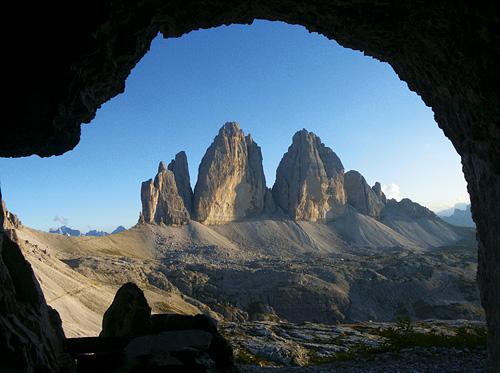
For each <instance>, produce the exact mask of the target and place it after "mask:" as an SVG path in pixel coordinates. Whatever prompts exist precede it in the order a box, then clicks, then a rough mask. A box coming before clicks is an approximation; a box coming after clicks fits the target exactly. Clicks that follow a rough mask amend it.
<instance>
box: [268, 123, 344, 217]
mask: <svg viewBox="0 0 500 373" xmlns="http://www.w3.org/2000/svg"><path fill="white" fill-rule="evenodd" d="M273 195H274V198H275V200H276V202H277V203H278V205H279V206H280V207H281V208H282V209H283V210H284V211H285V212H286V213H288V215H290V216H291V217H292V218H293V219H296V220H308V221H325V220H330V219H331V218H333V217H334V216H336V215H337V214H338V213H340V212H341V211H343V208H342V207H343V206H344V205H345V202H346V198H345V192H344V167H343V165H342V162H341V161H340V158H339V157H338V156H337V155H336V154H335V153H334V152H333V150H332V149H330V148H328V147H326V146H325V145H324V144H323V143H322V142H321V139H320V138H319V137H318V136H317V135H315V134H314V133H312V132H309V131H307V130H306V129H302V130H300V131H298V132H296V133H295V135H294V136H293V140H292V144H291V145H290V147H289V148H288V151H287V152H286V153H285V155H284V156H283V158H282V160H281V162H280V164H279V166H278V169H277V170H276V182H275V184H274V186H273Z"/></svg>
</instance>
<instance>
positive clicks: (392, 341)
mask: <svg viewBox="0 0 500 373" xmlns="http://www.w3.org/2000/svg"><path fill="white" fill-rule="evenodd" d="M379 335H380V336H382V337H385V338H386V339H387V342H386V347H387V350H388V351H399V350H401V349H403V348H411V347H444V348H460V349H463V348H476V347H486V339H487V338H486V337H487V332H486V328H481V327H470V326H463V327H460V328H458V329H457V330H456V331H455V335H446V334H442V333H438V332H434V331H433V332H429V333H424V332H417V331H415V330H414V329H413V327H411V326H410V327H404V328H400V327H395V328H389V329H385V330H380V331H379Z"/></svg>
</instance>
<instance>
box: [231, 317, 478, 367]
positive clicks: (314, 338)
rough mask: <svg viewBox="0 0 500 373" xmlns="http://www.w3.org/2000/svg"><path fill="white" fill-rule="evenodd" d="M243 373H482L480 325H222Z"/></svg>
mask: <svg viewBox="0 0 500 373" xmlns="http://www.w3.org/2000/svg"><path fill="white" fill-rule="evenodd" d="M221 330H222V332H223V334H224V335H225V336H226V337H227V338H228V339H229V341H230V342H231V344H232V345H233V348H235V354H236V357H237V361H238V362H239V364H240V367H241V371H242V372H260V371H273V372H274V371H287V372H288V371H293V372H331V371H341V372H343V371H347V372H397V371H401V372H482V371H484V363H485V359H486V349H485V341H486V334H485V325H484V323H481V322H471V321H465V320H456V321H436V320H427V321H421V322H416V323H410V324H406V323H402V322H400V323H358V324H347V325H336V326H332V325H321V324H313V323H303V324H293V323H279V322H247V323H244V324H235V323H224V324H222V325H221Z"/></svg>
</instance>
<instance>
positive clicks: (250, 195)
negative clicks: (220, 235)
mask: <svg viewBox="0 0 500 373" xmlns="http://www.w3.org/2000/svg"><path fill="white" fill-rule="evenodd" d="M265 193H266V180H265V177H264V171H263V169H262V153H261V150H260V147H259V146H258V145H257V144H256V143H255V142H254V141H253V139H252V137H251V136H250V135H248V136H246V137H245V135H244V133H243V131H242V130H241V128H240V126H239V125H238V124H237V123H235V122H228V123H226V124H224V126H223V127H222V128H221V129H220V130H219V133H218V135H217V136H216V137H215V138H214V141H213V143H212V144H211V145H210V147H209V148H208V150H207V152H206V153H205V155H204V157H203V159H202V161H201V164H200V167H199V171H198V181H197V183H196V187H195V191H194V210H195V213H196V218H197V220H198V221H200V222H202V223H206V224H219V223H224V222H230V221H238V220H244V219H247V218H253V217H259V216H261V215H262V213H263V211H264V196H265Z"/></svg>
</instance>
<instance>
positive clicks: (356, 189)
mask: <svg viewBox="0 0 500 373" xmlns="http://www.w3.org/2000/svg"><path fill="white" fill-rule="evenodd" d="M377 184H378V186H377ZM377 184H375V186H374V188H375V190H376V191H374V190H373V189H372V188H370V186H369V185H368V183H367V182H366V180H365V178H364V177H363V175H361V174H360V173H359V172H358V171H354V170H352V171H349V172H346V174H345V176H344V189H345V193H346V196H347V203H348V204H350V205H351V206H352V207H354V208H355V209H356V210H357V211H358V212H359V213H361V214H364V215H368V216H371V217H373V218H376V219H378V218H379V217H380V212H381V211H382V209H383V208H384V202H383V198H382V196H383V193H382V190H381V188H380V184H379V183H377ZM379 191H380V193H378V192H379ZM379 196H380V197H379ZM384 198H385V196H384Z"/></svg>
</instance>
